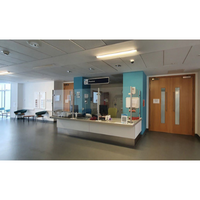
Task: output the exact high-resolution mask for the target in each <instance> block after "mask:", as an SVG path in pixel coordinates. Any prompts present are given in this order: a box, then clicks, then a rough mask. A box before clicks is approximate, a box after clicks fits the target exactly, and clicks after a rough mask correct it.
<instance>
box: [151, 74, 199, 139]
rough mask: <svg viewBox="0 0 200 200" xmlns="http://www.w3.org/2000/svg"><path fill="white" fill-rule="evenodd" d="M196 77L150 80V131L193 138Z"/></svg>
mask: <svg viewBox="0 0 200 200" xmlns="http://www.w3.org/2000/svg"><path fill="white" fill-rule="evenodd" d="M194 107H195V75H194V74H191V75H185V76H171V77H155V78H150V79H149V130H151V131H159V132H168V133H177V134H184V135H194V122H195V113H194Z"/></svg>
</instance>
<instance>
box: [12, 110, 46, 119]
mask: <svg viewBox="0 0 200 200" xmlns="http://www.w3.org/2000/svg"><path fill="white" fill-rule="evenodd" d="M26 112H27V110H25V109H21V110H17V111H15V112H14V113H15V119H16V118H19V117H21V118H25V117H28V119H29V117H33V118H34V117H36V118H39V117H42V118H43V120H44V115H45V114H46V113H47V111H39V112H36V113H35V115H25V113H26Z"/></svg>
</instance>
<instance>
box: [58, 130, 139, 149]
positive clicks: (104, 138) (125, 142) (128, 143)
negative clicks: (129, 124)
mask: <svg viewBox="0 0 200 200" xmlns="http://www.w3.org/2000/svg"><path fill="white" fill-rule="evenodd" d="M57 131H58V133H62V134H66V135H69V136H72V137H77V138H82V139H88V140H93V141H98V142H103V143H108V144H113V145H119V146H123V147H129V148H134V146H135V144H136V142H137V141H138V139H139V138H140V135H141V134H139V135H138V137H137V138H136V139H129V138H122V137H118V136H110V135H104V134H97V133H89V132H85V131H76V130H70V129H63V128H57Z"/></svg>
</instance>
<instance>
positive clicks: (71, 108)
mask: <svg viewBox="0 0 200 200" xmlns="http://www.w3.org/2000/svg"><path fill="white" fill-rule="evenodd" d="M70 112H73V105H71V106H70ZM74 112H78V105H74Z"/></svg>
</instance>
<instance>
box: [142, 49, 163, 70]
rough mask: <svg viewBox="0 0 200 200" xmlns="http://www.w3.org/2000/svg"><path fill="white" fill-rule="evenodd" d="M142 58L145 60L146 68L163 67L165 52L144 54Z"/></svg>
mask: <svg viewBox="0 0 200 200" xmlns="http://www.w3.org/2000/svg"><path fill="white" fill-rule="evenodd" d="M141 58H142V59H143V61H144V63H145V66H147V68H155V67H162V66H163V51H158V52H153V53H147V54H142V55H141Z"/></svg>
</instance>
